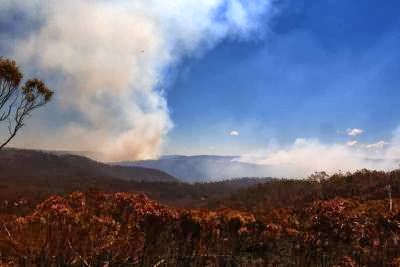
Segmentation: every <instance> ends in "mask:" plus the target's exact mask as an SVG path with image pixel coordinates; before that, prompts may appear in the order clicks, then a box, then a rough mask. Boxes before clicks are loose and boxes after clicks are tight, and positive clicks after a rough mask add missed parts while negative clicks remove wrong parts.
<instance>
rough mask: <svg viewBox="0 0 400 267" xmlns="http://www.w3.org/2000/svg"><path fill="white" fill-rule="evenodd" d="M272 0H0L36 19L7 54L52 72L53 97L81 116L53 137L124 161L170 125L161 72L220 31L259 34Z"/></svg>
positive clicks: (211, 42) (144, 151)
mask: <svg viewBox="0 0 400 267" xmlns="http://www.w3.org/2000/svg"><path fill="white" fill-rule="evenodd" d="M271 2H272V0H252V1H243V0H201V1H196V0H174V1H164V0H135V1H134V0H115V1H104V0H61V1H60V0H36V1H12V0H0V9H3V12H2V13H4V10H6V9H10V8H13V9H17V10H20V11H22V13H23V14H29V16H31V17H32V18H30V19H32V20H35V21H37V22H38V26H37V29H36V28H35V29H34V30H32V32H31V33H30V34H29V36H27V37H25V38H22V39H18V40H17V41H16V43H15V49H14V52H13V55H12V56H13V57H15V58H16V59H17V61H18V62H19V63H20V64H21V66H22V67H23V68H24V69H26V68H28V69H29V68H31V69H34V68H36V69H39V70H41V71H43V72H46V73H50V74H51V75H53V76H54V75H55V76H57V77H59V78H57V79H56V80H57V83H56V85H57V88H55V89H56V92H57V97H58V104H59V105H60V106H62V107H64V108H73V109H75V110H77V111H78V112H79V113H80V115H81V116H82V119H81V120H79V121H77V122H70V123H69V124H68V125H67V126H65V127H64V128H63V129H62V130H61V131H60V134H59V136H57V137H54V138H57V139H58V140H59V141H58V143H59V144H60V145H62V146H66V147H64V148H66V149H79V150H89V151H96V152H99V153H100V155H101V159H104V160H122V159H131V160H132V159H139V158H140V159H143V158H150V157H154V156H157V155H158V154H159V152H160V148H161V147H162V143H163V140H164V138H165V136H166V134H167V133H168V131H169V129H170V128H171V127H172V122H171V120H170V117H169V112H168V107H167V103H166V100H165V96H164V92H163V90H162V89H163V88H162V85H163V79H164V78H165V77H164V75H163V73H164V72H165V71H166V70H167V69H168V68H171V67H173V66H174V64H176V63H178V61H179V60H180V59H181V58H182V57H183V56H197V55H200V54H201V53H204V52H205V51H207V50H208V49H211V48H212V47H213V46H215V45H216V44H217V43H218V42H219V41H221V40H223V39H224V38H239V39H248V38H258V37H259V34H261V30H262V29H263V30H264V29H265V25H264V24H265V19H266V18H268V16H270V14H271V13H272V12H273V10H272V9H273V8H272V3H271ZM0 11H1V10H0ZM16 23H18V22H16ZM160 88H161V89H160ZM61 133H62V134H61Z"/></svg>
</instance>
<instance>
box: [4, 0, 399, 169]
mask: <svg viewBox="0 0 400 267" xmlns="http://www.w3.org/2000/svg"><path fill="white" fill-rule="evenodd" d="M399 10H400V3H399V2H398V1H394V0H393V1H391V0H387V1H377V0H375V1H373V0H370V1H367V0H364V1H361V0H353V1H345V0H335V1H333V0H324V1H322V0H313V1H312V0H252V1H244V0H208V1H198V0H179V1H178V0H176V1H161V0H160V1H147V0H135V1H128V0H114V1H103V0H73V1H72V0H71V1H58V0H33V1H12V0H0V52H1V55H3V56H5V57H11V58H15V59H16V60H17V62H18V63H19V64H20V66H21V68H22V69H23V70H24V73H25V74H26V76H27V77H29V76H39V77H41V78H43V79H44V80H45V81H46V82H47V83H48V85H49V86H50V87H51V88H53V89H54V90H55V92H56V94H55V98H54V101H52V103H50V105H48V106H47V107H45V108H43V109H42V110H40V111H38V112H37V113H36V114H34V116H33V117H32V118H31V120H30V121H29V123H28V124H27V126H26V127H25V128H24V131H23V132H21V134H20V135H19V136H18V138H17V139H15V141H14V143H12V145H15V146H20V147H33V148H46V149H63V150H84V151H90V152H91V153H92V152H93V153H94V154H95V155H96V158H97V159H100V160H104V161H119V160H135V159H149V158H157V157H159V156H160V155H162V154H225V155H226V154H229V155H240V156H241V160H243V161H250V162H256V163H261V164H267V165H270V166H271V169H273V170H274V172H273V173H271V174H268V175H276V176H296V175H299V174H302V175H303V174H304V175H306V174H309V173H310V172H312V171H314V170H329V171H337V170H338V169H341V170H354V169H358V168H364V167H368V168H372V169H390V168H394V167H397V166H398V164H399V163H400V128H399V127H400V120H399V118H400V108H399V105H398V99H399V97H400V91H399V90H398V88H399V85H400V75H399V74H400V51H399V47H400V17H399V15H398V13H399ZM5 131H6V128H0V134H4V132H5ZM321 155H323V156H321ZM371 159H372V160H371Z"/></svg>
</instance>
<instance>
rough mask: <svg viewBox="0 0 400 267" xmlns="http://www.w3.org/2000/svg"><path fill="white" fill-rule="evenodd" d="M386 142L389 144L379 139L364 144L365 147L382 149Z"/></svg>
mask: <svg viewBox="0 0 400 267" xmlns="http://www.w3.org/2000/svg"><path fill="white" fill-rule="evenodd" d="M387 144H389V143H388V142H385V141H383V140H380V141H378V142H376V143H372V144H367V145H365V148H368V149H382V148H383V147H384V146H386V145H387Z"/></svg>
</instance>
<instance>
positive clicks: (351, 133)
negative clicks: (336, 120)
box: [346, 128, 364, 137]
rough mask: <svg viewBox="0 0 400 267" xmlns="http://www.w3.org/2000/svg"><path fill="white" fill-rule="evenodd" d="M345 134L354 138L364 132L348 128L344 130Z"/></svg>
mask: <svg viewBox="0 0 400 267" xmlns="http://www.w3.org/2000/svg"><path fill="white" fill-rule="evenodd" d="M346 133H347V135H349V136H353V137H355V136H358V135H361V134H362V133H364V130H363V129H358V128H352V129H350V128H349V129H347V130H346Z"/></svg>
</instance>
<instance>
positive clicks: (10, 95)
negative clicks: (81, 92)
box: [0, 57, 53, 149]
mask: <svg viewBox="0 0 400 267" xmlns="http://www.w3.org/2000/svg"><path fill="white" fill-rule="evenodd" d="M22 79H23V74H22V72H21V70H20V68H19V67H18V65H17V64H16V62H15V61H14V60H10V59H4V58H1V57H0V123H6V124H8V125H7V126H8V136H7V137H6V138H5V139H4V140H3V141H2V142H1V144H0V149H2V148H3V147H4V146H6V145H7V144H8V143H9V142H10V141H11V140H12V139H13V138H14V137H15V136H16V135H17V133H18V131H19V130H20V129H21V128H22V127H23V126H24V125H25V121H26V120H27V119H28V118H29V117H30V116H31V115H32V112H33V111H34V110H35V109H37V108H40V107H42V106H44V105H45V104H47V103H48V102H49V101H50V100H51V98H52V96H53V91H52V90H50V89H49V88H48V87H47V85H46V84H45V83H44V82H43V81H42V80H40V79H38V78H33V79H29V80H27V81H25V82H24V83H23V84H21V82H22Z"/></svg>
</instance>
